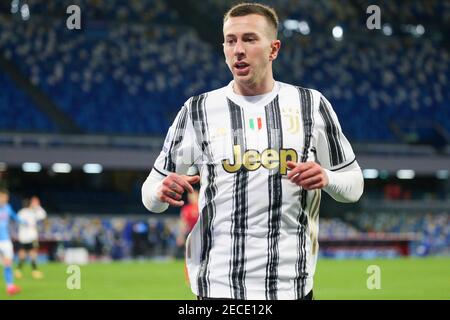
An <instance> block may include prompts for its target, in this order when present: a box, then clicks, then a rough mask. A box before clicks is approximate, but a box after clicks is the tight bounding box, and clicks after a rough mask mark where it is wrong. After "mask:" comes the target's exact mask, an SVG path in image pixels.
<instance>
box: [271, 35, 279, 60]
mask: <svg viewBox="0 0 450 320" xmlns="http://www.w3.org/2000/svg"><path fill="white" fill-rule="evenodd" d="M280 47H281V41H280V40H272V42H271V43H270V55H269V60H270V61H273V60H275V59H276V58H277V57H278V52H279V51H280Z"/></svg>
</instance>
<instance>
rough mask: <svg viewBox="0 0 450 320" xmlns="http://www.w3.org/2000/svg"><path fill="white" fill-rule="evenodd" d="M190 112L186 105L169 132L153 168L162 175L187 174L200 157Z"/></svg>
mask: <svg viewBox="0 0 450 320" xmlns="http://www.w3.org/2000/svg"><path fill="white" fill-rule="evenodd" d="M197 146H198V144H197V142H196V139H195V131H194V128H193V125H192V120H191V116H190V114H189V110H188V108H187V107H186V105H184V106H183V107H182V108H181V110H180V111H179V112H178V114H177V116H176V118H175V120H174V122H173V123H172V125H171V126H170V128H169V131H168V132H167V135H166V139H165V140H164V145H163V148H162V150H161V152H160V154H159V156H158V158H157V159H156V161H155V164H154V166H153V168H154V169H155V170H156V171H158V172H159V173H160V174H162V175H168V174H170V173H172V172H173V173H178V174H187V173H188V170H189V168H190V167H192V166H193V165H194V164H195V163H196V160H197V159H198V158H199V157H200V153H199V148H198V147H197Z"/></svg>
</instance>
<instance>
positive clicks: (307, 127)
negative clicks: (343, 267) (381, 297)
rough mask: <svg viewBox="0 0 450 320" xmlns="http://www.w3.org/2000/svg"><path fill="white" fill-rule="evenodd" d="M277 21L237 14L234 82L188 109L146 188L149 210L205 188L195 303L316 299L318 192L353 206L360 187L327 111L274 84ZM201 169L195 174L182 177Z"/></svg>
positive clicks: (195, 245)
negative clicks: (195, 187)
mask: <svg viewBox="0 0 450 320" xmlns="http://www.w3.org/2000/svg"><path fill="white" fill-rule="evenodd" d="M277 30H278V18H277V15H276V13H275V11H274V10H273V9H272V8H270V7H267V6H265V5H261V4H256V3H252V4H249V3H244V4H239V5H236V6H234V7H232V8H231V9H230V10H229V11H228V12H227V13H226V15H225V17H224V21H223V36H224V43H223V51H224V55H225V59H226V63H227V65H228V67H229V69H230V71H231V73H232V75H233V80H232V81H231V82H230V83H229V84H228V85H227V86H226V87H223V88H220V89H217V90H214V91H211V92H207V93H204V94H201V95H199V96H195V97H192V98H190V99H188V100H187V101H186V103H185V104H184V106H183V107H182V108H181V110H180V111H179V113H178V115H177V117H176V118H175V121H174V123H173V125H172V126H171V128H170V129H169V132H168V134H167V137H166V140H165V143H164V146H163V148H162V151H161V153H160V155H159V156H158V158H157V159H156V161H155V164H154V166H153V169H152V170H151V172H150V174H149V176H148V177H147V179H146V181H145V182H144V184H143V186H142V201H143V203H144V205H145V207H146V208H147V209H148V210H150V211H153V212H162V211H164V210H166V209H167V207H168V206H169V205H172V206H182V205H183V204H184V202H183V201H182V200H181V198H182V194H183V193H184V192H185V191H188V192H193V188H192V186H191V184H194V183H197V182H198V181H199V180H201V189H200V196H199V210H200V216H199V221H198V222H197V224H196V225H195V227H194V229H193V230H192V232H191V234H190V236H189V239H188V241H187V244H186V245H187V264H188V270H189V279H190V283H191V289H192V291H193V292H194V294H195V295H197V297H198V299H211V298H227V299H312V297H313V291H312V290H313V276H314V271H315V267H316V261H317V254H318V219H319V218H318V217H319V206H320V197H321V190H324V191H325V192H327V193H328V194H330V195H331V196H332V197H333V198H334V199H335V200H337V201H339V202H355V201H358V200H359V198H360V196H361V194H362V192H363V184H364V180H363V177H362V172H361V169H360V167H359V165H358V163H357V161H356V158H355V155H354V153H353V150H352V147H351V145H350V143H349V141H348V140H347V139H346V137H345V136H344V134H343V132H342V130H341V126H340V124H339V122H338V118H337V116H336V114H335V112H334V111H333V109H332V107H331V104H330V103H329V101H328V100H327V99H326V98H325V97H324V96H323V95H322V94H321V93H320V92H319V91H317V90H313V89H306V88H302V87H299V86H295V85H290V84H286V83H282V82H279V81H275V80H274V77H273V72H272V64H273V61H274V60H275V59H276V58H277V55H278V53H279V50H280V46H281V43H280V40H278V39H277ZM192 165H196V166H197V167H198V171H199V172H200V174H199V176H189V175H186V172H187V169H188V168H189V167H190V166H192Z"/></svg>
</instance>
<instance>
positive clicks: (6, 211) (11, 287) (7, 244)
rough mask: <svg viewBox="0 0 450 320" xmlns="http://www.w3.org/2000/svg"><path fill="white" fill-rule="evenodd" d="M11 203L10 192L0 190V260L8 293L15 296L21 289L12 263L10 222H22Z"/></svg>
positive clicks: (12, 251)
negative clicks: (16, 280) (15, 278)
mask: <svg viewBox="0 0 450 320" xmlns="http://www.w3.org/2000/svg"><path fill="white" fill-rule="evenodd" d="M8 201H9V192H8V190H6V189H0V259H1V261H3V274H4V278H5V282H6V293H7V294H8V295H14V294H17V293H19V292H20V287H19V286H17V285H15V284H14V276H13V269H12V262H13V257H14V250H13V245H12V242H11V238H10V235H9V221H10V219H13V220H15V221H18V222H21V220H20V218H19V217H18V216H17V214H16V213H15V212H14V210H13V208H12V207H11V205H10V204H9V203H8Z"/></svg>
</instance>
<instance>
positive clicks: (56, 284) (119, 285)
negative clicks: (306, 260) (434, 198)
mask: <svg viewBox="0 0 450 320" xmlns="http://www.w3.org/2000/svg"><path fill="white" fill-rule="evenodd" d="M370 265H376V266H378V267H379V268H380V269H379V270H380V275H381V277H380V279H381V281H380V284H381V288H380V289H372V290H369V289H368V288H367V279H368V278H369V277H370V276H371V274H368V273H367V268H368V267H369V266H370ZM29 268H30V267H29V266H28V265H27V266H26V268H25V269H24V277H23V278H22V279H17V280H16V283H17V284H18V285H20V286H21V287H22V293H20V294H19V295H17V296H14V297H8V296H7V295H6V293H5V291H4V290H1V291H0V300H3V299H14V300H18V299H32V300H34V299H58V300H60V299H62V300H65V299H102V300H103V299H151V300H153V299H158V300H166V299H167V300H169V299H171V300H181V299H195V297H194V296H193V294H192V293H191V291H190V289H189V287H188V286H187V284H186V282H185V280H184V271H183V268H184V264H183V262H182V261H167V262H149V261H146V262H136V261H133V262H116V263H92V264H89V265H86V266H81V269H80V270H81V277H80V279H81V282H80V283H81V288H80V289H79V290H77V289H73V290H69V289H68V288H67V286H66V282H67V279H68V277H70V276H71V275H70V274H68V273H67V266H66V265H64V264H60V263H49V264H45V265H42V266H41V270H42V271H43V272H44V274H45V278H44V279H42V280H34V279H32V278H31V274H30V273H31V272H30V269H29ZM0 283H2V284H4V283H3V281H1V282H0ZM314 291H315V298H316V299H318V300H320V299H450V258H421V259H413V258H407V259H392V260H390V259H389V260H388V259H386V260H327V259H319V261H318V264H317V270H316V275H315V286H314Z"/></svg>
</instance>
